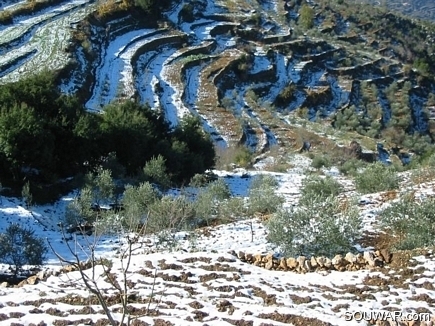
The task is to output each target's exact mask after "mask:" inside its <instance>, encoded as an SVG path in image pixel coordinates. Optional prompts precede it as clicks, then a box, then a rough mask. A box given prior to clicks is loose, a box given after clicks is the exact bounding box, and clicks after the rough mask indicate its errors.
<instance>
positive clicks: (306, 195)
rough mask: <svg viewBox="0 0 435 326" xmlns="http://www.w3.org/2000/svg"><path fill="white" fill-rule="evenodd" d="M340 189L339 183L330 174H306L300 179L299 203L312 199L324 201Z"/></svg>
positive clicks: (339, 191)
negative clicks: (322, 175)
mask: <svg viewBox="0 0 435 326" xmlns="http://www.w3.org/2000/svg"><path fill="white" fill-rule="evenodd" d="M342 191H343V187H342V186H341V184H340V183H339V182H338V181H337V180H335V179H334V178H333V177H331V176H326V177H321V176H317V175H312V176H308V177H306V178H305V179H304V180H303V181H302V189H301V198H300V200H299V203H301V204H304V205H306V204H307V203H308V202H311V201H313V200H314V199H317V200H320V201H324V200H325V199H326V198H328V197H336V196H337V195H338V194H340V193H341V192H342Z"/></svg>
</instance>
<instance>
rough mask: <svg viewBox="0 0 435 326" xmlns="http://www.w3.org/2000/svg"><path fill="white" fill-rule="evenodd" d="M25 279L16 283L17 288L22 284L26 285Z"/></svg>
mask: <svg viewBox="0 0 435 326" xmlns="http://www.w3.org/2000/svg"><path fill="white" fill-rule="evenodd" d="M27 284H28V283H27V280H22V281H21V282H20V283H18V284H17V288H22V287H23V286H24V285H27Z"/></svg>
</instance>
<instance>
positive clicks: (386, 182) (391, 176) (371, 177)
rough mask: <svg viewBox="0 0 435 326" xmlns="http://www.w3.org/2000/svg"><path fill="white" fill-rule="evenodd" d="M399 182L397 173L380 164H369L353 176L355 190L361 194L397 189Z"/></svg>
mask: <svg viewBox="0 0 435 326" xmlns="http://www.w3.org/2000/svg"><path fill="white" fill-rule="evenodd" d="M399 182H400V178H399V176H398V175H397V172H396V171H394V169H393V168H391V167H388V166H385V165H384V164H382V163H380V162H376V163H373V164H370V165H369V166H368V167H367V168H365V169H364V171H362V172H360V173H358V174H357V175H356V176H355V186H356V190H357V191H358V192H360V193H362V194H368V193H373V192H380V191H386V190H393V189H397V188H399Z"/></svg>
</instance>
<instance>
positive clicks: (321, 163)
mask: <svg viewBox="0 0 435 326" xmlns="http://www.w3.org/2000/svg"><path fill="white" fill-rule="evenodd" d="M311 166H312V167H313V168H315V169H320V168H322V167H325V168H329V167H330V166H331V160H330V159H329V158H328V157H327V156H325V155H316V156H314V157H313V161H312V162H311Z"/></svg>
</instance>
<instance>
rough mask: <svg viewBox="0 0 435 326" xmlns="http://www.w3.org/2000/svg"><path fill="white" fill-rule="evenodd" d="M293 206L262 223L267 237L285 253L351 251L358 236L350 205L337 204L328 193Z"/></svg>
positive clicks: (358, 220)
mask: <svg viewBox="0 0 435 326" xmlns="http://www.w3.org/2000/svg"><path fill="white" fill-rule="evenodd" d="M311 199H312V200H310V201H308V202H306V203H305V204H303V205H299V206H298V207H296V208H286V209H280V210H279V211H278V212H277V213H276V214H274V215H273V216H272V218H270V219H269V221H268V223H267V224H266V226H267V229H268V231H269V234H268V240H269V241H270V242H271V243H273V244H275V245H277V246H279V247H280V249H281V250H282V252H283V254H284V255H286V256H287V257H288V256H297V255H304V256H319V255H325V256H329V257H331V256H333V255H336V254H345V253H347V252H349V251H353V250H354V248H353V244H354V241H355V239H357V238H358V237H359V236H360V235H361V232H362V231H361V218H360V217H359V213H358V209H357V208H356V207H355V206H354V205H349V206H345V207H343V208H341V207H340V203H339V200H338V199H337V198H333V197H332V196H330V197H327V198H322V199H319V198H311Z"/></svg>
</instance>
